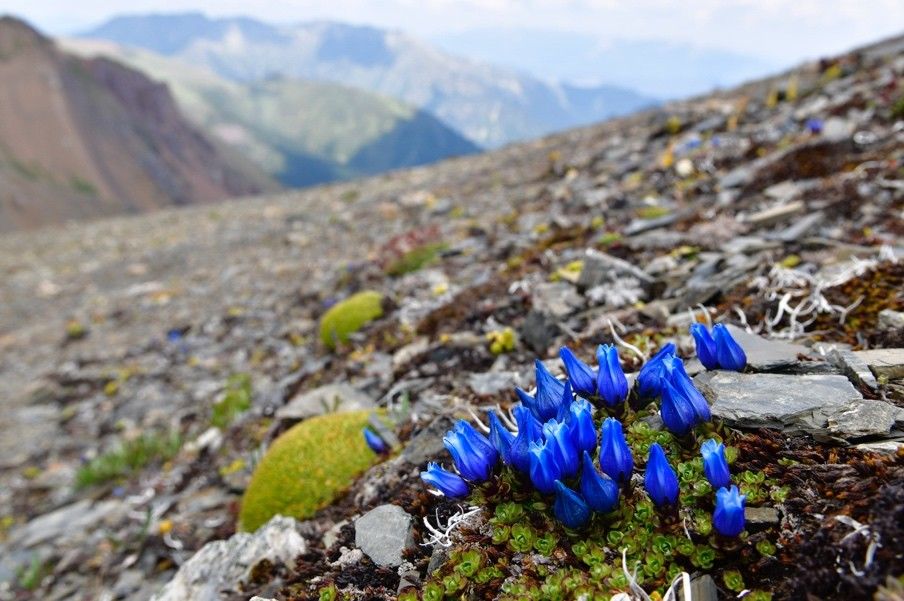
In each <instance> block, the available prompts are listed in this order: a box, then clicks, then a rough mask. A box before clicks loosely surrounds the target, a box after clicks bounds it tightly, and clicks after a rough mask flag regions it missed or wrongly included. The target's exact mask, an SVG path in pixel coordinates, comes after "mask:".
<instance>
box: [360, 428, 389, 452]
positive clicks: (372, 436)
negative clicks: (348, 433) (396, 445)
mask: <svg viewBox="0 0 904 601" xmlns="http://www.w3.org/2000/svg"><path fill="white" fill-rule="evenodd" d="M363 433H364V442H366V443H367V446H369V447H370V450H371V451H373V452H374V453H377V454H379V455H382V454H383V453H388V452H389V445H387V444H386V441H384V440H383V439H382V438H380V436H379V435H378V434H377V433H376V432H374V431H373V430H371V429H370V428H364V430H363Z"/></svg>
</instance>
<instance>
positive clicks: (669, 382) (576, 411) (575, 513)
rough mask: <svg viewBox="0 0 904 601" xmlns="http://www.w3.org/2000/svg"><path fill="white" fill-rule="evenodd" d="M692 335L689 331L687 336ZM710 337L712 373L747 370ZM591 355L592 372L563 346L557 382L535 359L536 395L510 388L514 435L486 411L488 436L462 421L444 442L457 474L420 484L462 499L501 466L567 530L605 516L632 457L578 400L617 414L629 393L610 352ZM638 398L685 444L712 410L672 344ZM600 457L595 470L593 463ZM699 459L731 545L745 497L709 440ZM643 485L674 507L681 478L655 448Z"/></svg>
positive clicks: (717, 520)
mask: <svg viewBox="0 0 904 601" xmlns="http://www.w3.org/2000/svg"><path fill="white" fill-rule="evenodd" d="M695 330H696V328H692V332H694V331H695ZM704 331H705V329H704ZM714 332H715V336H716V338H715V340H713V339H712V337H710V336H709V333H708V332H706V336H707V338H706V339H703V340H704V343H703V344H705V343H706V340H709V341H712V343H713V345H712V347H706V349H705V350H704V353H705V352H708V351H709V350H712V356H714V357H716V358H717V361H718V362H719V365H722V364H723V363H722V362H723V360H724V362H725V363H724V365H726V366H727V365H732V366H736V367H737V365H738V364H737V358H738V357H741V358H743V361H744V362H745V363H746V358H745V357H744V355H743V350H740V346H738V345H737V343H736V342H735V341H734V340H732V339H731V336H730V334H729V333H728V331H727V330H726V329H724V328H722V327H721V326H716V328H715V330H714ZM694 336H695V340H697V341H698V342H697V348H698V352H699V349H700V348H701V342H700V340H701V338H698V334H696V333H695V334H694ZM726 339H727V341H726ZM720 340H721V342H720ZM596 354H597V360H598V369H597V370H593V369H592V368H591V367H589V366H588V365H586V364H585V363H583V362H582V361H581V360H580V359H578V358H577V357H576V356H575V355H574V353H573V352H571V350H569V349H568V348H567V347H563V348H562V349H561V351H560V357H561V359H562V361H563V363H564V364H565V369H566V371H567V372H568V378H567V379H566V380H564V381H560V380H558V379H557V378H556V377H555V376H553V375H552V374H551V373H550V372H549V371H548V370H547V369H546V367H545V366H544V365H543V363H542V362H541V361H539V360H537V361H536V362H535V368H536V381H537V390H536V394H535V395H530V394H529V393H527V392H525V391H524V390H521V389H520V388H517V389H516V392H517V395H518V397H519V399H520V400H521V404H520V405H518V406H516V407H515V408H514V409H513V410H512V414H513V417H514V419H515V421H516V423H517V426H518V431H517V433H513V432H510V431H509V430H507V429H506V428H505V427H504V426H503V424H502V422H501V421H500V419H499V417H498V416H497V415H496V414H495V413H494V412H492V411H490V412H489V413H488V417H489V435H488V436H484V435H483V434H481V433H480V432H478V431H477V430H475V429H474V428H473V427H472V426H471V424H469V423H468V422H466V421H464V420H460V421H458V422H457V423H456V424H455V426H454V427H453V429H452V430H450V431H449V432H448V433H447V434H446V436H445V437H444V438H443V443H444V445H445V446H446V449H447V450H448V451H449V453H450V455H451V456H452V459H453V461H454V463H455V467H456V470H457V473H455V472H452V471H448V470H445V469H443V468H441V467H440V466H438V465H437V464H436V463H430V464H429V465H428V467H427V470H426V471H424V472H422V473H421V478H422V479H423V480H424V481H425V482H427V483H428V484H430V485H431V486H433V487H435V488H436V489H437V490H439V491H440V492H441V493H442V494H444V495H446V496H449V497H453V498H457V497H463V496H465V495H467V494H468V492H469V484H477V483H480V482H485V481H486V480H488V479H489V478H490V477H491V476H492V474H493V470H494V469H495V467H496V465H497V463H498V462H499V460H500V459H501V460H502V462H503V463H505V464H506V465H508V466H510V467H511V468H513V469H514V470H516V471H517V472H520V473H521V474H523V475H524V476H526V477H527V478H529V479H530V482H531V483H532V484H533V486H534V487H535V488H536V489H537V490H538V491H539V492H541V493H543V494H549V495H555V502H554V504H553V512H554V513H555V515H556V517H557V518H558V520H559V521H560V522H562V523H563V524H564V525H565V526H566V527H568V528H580V527H581V526H583V525H585V524H586V523H587V522H588V521H589V519H590V517H591V514H592V513H593V512H598V513H608V512H610V511H612V510H613V509H614V508H615V507H616V506H617V505H618V500H619V495H620V492H621V487H623V486H626V485H627V484H628V483H629V481H630V480H631V476H632V474H633V472H634V458H633V456H632V453H631V448H630V447H629V446H628V443H627V441H626V439H625V435H624V432H623V431H622V424H621V422H620V421H619V420H617V419H615V418H612V417H608V418H606V419H605V420H603V422H602V425H601V427H600V431H599V435H597V430H596V426H595V423H594V419H593V414H594V407H593V405H591V404H590V402H589V401H587V400H586V399H585V398H583V397H587V398H591V399H594V400H596V401H598V402H600V403H602V404H605V405H606V406H607V407H609V408H617V407H618V406H619V405H620V404H622V403H624V402H625V400H626V399H627V397H628V392H629V388H628V381H627V378H626V377H625V373H624V371H623V369H622V367H621V364H620V363H619V359H618V353H617V351H616V349H615V347H614V346H609V345H601V346H600V347H599V348H598V349H597V353H596ZM701 361H703V359H702V357H701ZM707 361H708V359H707ZM732 361H733V362H732ZM704 364H706V363H704ZM707 367H709V366H708V365H707ZM737 368H738V369H741V368H743V365H740V367H737ZM637 390H638V394H639V395H640V396H641V397H646V398H654V397H658V398H660V399H661V401H660V408H659V410H660V415H661V416H662V421H663V423H664V425H665V426H666V428H668V429H669V430H670V431H671V432H672V433H673V434H675V435H677V436H685V435H687V434H688V433H690V431H691V430H692V429H693V428H694V427H695V426H696V425H698V424H700V423H702V422H705V421H709V420H710V418H711V415H710V410H709V405H708V403H707V402H706V399H705V398H704V397H703V395H702V394H701V393H700V391H699V390H697V388H696V387H695V386H694V384H693V381H692V380H691V379H690V377H689V376H688V374H687V372H686V370H685V368H684V364H683V363H682V361H681V359H680V358H679V357H677V355H676V354H675V345H674V344H668V345H666V346H665V347H664V348H663V349H662V350H661V351H660V352H659V353H657V354H656V355H655V356H654V357H653V358H652V359H651V360H650V361H648V362H647V363H646V364H645V365H644V366H643V368H642V369H641V371H640V373H639V374H638V377H637ZM575 393H577V396H575ZM597 449H598V450H599V452H598V456H597V463H598V465H599V470H598V469H597V463H595V462H594V458H593V455H594V454H595V451H596V450H597ZM701 452H702V455H703V464H704V472H705V474H706V477H707V479H708V480H709V482H710V483H711V484H712V486H713V488H714V489H716V490H717V493H716V506H715V512H714V514H713V524H714V527H715V529H716V530H717V531H718V532H719V533H720V534H722V535H724V536H737V535H738V534H740V533H741V531H742V530H743V529H744V500H745V498H744V496H743V495H740V494H739V492H738V489H737V487H736V486H731V476H730V473H729V470H728V463H727V461H726V458H725V449H724V447H723V445H722V444H721V443H718V442H717V441H716V440H709V441H707V442H705V443H704V444H703V446H702V448H701ZM643 480H644V488H645V490H646V492H647V494H648V495H649V497H650V498H651V499H652V501H653V503H654V504H655V505H656V506H657V507H659V508H667V507H675V506H677V503H678V494H679V489H678V477H677V476H676V474H675V470H674V469H673V468H672V466H671V465H670V464H669V461H668V459H667V457H666V455H665V452H664V451H663V449H662V447H660V446H659V445H658V444H655V443H654V444H652V445H651V446H650V450H649V455H648V457H647V461H646V467H645V471H644V478H643ZM568 481H570V482H578V486H577V487H576V488H577V490H574V489H572V488H569V487H568V486H567V485H566V482H568ZM729 487H730V488H729Z"/></svg>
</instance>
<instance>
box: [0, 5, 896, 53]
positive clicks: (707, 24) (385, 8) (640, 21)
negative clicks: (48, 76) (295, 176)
mask: <svg viewBox="0 0 904 601" xmlns="http://www.w3.org/2000/svg"><path fill="white" fill-rule="evenodd" d="M187 10H200V11H203V12H206V13H207V14H209V15H211V16H227V15H239V14H244V15H250V16H254V17H257V18H259V19H262V20H266V21H272V22H291V21H300V20H310V19H335V20H342V21H349V22H353V23H367V24H373V25H378V26H383V27H392V28H398V29H402V30H406V31H408V32H410V33H413V34H416V35H419V36H421V37H426V38H430V37H432V36H439V35H442V34H444V33H450V32H457V31H464V30H469V29H476V28H499V27H502V28H534V29H545V30H558V31H566V32H569V31H575V32H584V33H592V34H594V35H596V36H599V38H600V40H601V42H602V43H605V41H606V40H611V39H614V38H621V39H658V40H669V41H673V42H682V43H690V44H694V45H699V46H704V47H707V46H708V47H715V48H720V49H725V50H732V51H735V52H739V53H743V54H747V55H751V56H756V57H761V58H764V59H769V60H772V61H780V62H781V63H783V64H790V63H791V62H794V61H796V60H799V59H802V58H813V57H817V56H821V55H825V54H830V53H834V52H839V51H843V50H846V49H849V48H851V47H853V46H856V45H858V44H862V43H865V42H869V41H873V40H875V39H878V38H880V37H885V36H889V35H893V34H896V33H900V32H904V2H902V0H683V1H682V0H558V1H557V0H380V1H376V0H328V1H323V0H321V1H317V0H266V1H261V0H258V1H256V2H254V1H252V2H249V1H248V0H184V1H177V0H130V1H129V2H128V3H124V2H121V0H79V1H78V2H71V1H69V0H0V13H13V14H17V15H20V16H23V17H25V18H26V19H28V20H30V21H32V22H33V23H34V24H36V25H38V26H39V27H40V28H42V29H43V30H45V31H46V32H48V33H52V34H64V33H72V32H74V31H78V30H80V29H84V28H86V27H88V26H90V25H94V24H96V23H98V22H100V21H103V20H104V19H106V18H107V17H109V16H111V15H114V14H121V13H130V12H131V13H135V12H177V11H187Z"/></svg>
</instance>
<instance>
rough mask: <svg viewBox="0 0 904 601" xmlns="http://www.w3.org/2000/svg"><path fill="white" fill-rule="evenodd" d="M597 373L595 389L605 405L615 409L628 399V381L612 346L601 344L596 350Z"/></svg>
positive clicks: (616, 352)
mask: <svg viewBox="0 0 904 601" xmlns="http://www.w3.org/2000/svg"><path fill="white" fill-rule="evenodd" d="M596 360H597V361H598V362H599V371H598V372H597V374H596V388H597V391H598V394H599V396H600V398H602V399H603V400H604V401H605V402H606V405H608V406H609V407H615V406H616V405H618V404H619V403H621V402H622V401H624V400H625V399H626V398H627V397H628V379H627V378H626V377H625V370H623V369H622V366H621V363H619V362H618V351H617V350H616V348H615V346H614V345H611V344H601V345H600V346H599V347H598V348H597V349H596Z"/></svg>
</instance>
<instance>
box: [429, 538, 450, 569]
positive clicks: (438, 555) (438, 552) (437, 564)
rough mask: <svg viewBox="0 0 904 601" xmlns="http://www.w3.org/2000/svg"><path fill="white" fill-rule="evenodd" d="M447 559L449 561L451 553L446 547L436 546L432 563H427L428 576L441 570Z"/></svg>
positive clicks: (431, 558) (431, 557) (431, 559)
mask: <svg viewBox="0 0 904 601" xmlns="http://www.w3.org/2000/svg"><path fill="white" fill-rule="evenodd" d="M447 559H449V551H448V550H447V549H446V548H445V547H440V546H439V545H437V546H435V547H434V548H433V554H432V555H431V556H430V561H429V562H428V563H427V576H431V575H432V574H433V572H435V571H437V570H438V569H440V568H441V567H442V566H443V564H444V563H446V560H447Z"/></svg>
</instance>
